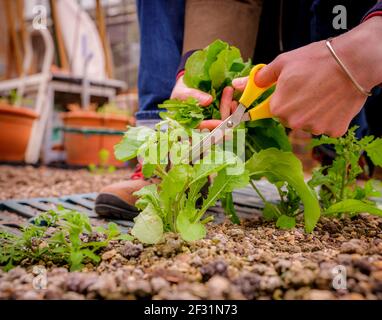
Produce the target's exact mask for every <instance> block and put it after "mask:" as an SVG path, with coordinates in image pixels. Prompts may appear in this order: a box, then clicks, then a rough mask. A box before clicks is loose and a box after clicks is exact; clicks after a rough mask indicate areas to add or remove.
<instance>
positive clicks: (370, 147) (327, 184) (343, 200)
mask: <svg viewBox="0 0 382 320" xmlns="http://www.w3.org/2000/svg"><path fill="white" fill-rule="evenodd" d="M356 129H357V127H353V128H351V129H350V130H349V131H348V133H347V134H346V135H345V136H344V137H340V138H330V137H327V136H322V137H321V138H319V139H315V140H313V141H312V146H313V147H314V146H319V145H322V144H330V145H333V146H334V148H335V152H336V157H335V159H334V160H333V163H332V164H331V165H328V166H324V167H321V168H319V169H317V170H315V171H314V172H313V177H312V179H311V180H310V181H309V185H310V186H311V187H312V188H315V187H319V195H320V200H321V203H322V206H323V209H324V211H325V214H328V215H335V216H341V215H342V214H343V213H350V214H356V213H359V212H369V213H372V214H378V215H382V210H379V209H378V208H376V206H375V203H374V202H373V201H371V200H369V198H370V197H373V196H378V195H379V193H378V192H376V191H375V190H374V188H373V181H372V180H369V181H367V182H366V183H365V185H364V186H363V187H362V186H360V185H358V184H357V177H358V176H359V174H360V173H362V168H361V166H360V165H359V161H360V158H361V156H362V154H364V153H366V154H367V155H368V156H369V158H370V160H371V161H372V162H373V163H374V165H376V166H382V139H381V138H377V139H375V138H374V137H373V136H366V137H364V138H362V139H360V140H358V139H357V138H356V136H355V130H356Z"/></svg>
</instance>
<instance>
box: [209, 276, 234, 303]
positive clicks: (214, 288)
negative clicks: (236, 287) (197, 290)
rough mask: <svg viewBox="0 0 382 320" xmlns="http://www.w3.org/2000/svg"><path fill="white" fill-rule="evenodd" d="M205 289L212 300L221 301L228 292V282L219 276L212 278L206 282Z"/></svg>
mask: <svg viewBox="0 0 382 320" xmlns="http://www.w3.org/2000/svg"><path fill="white" fill-rule="evenodd" d="M207 287H208V290H209V292H210V296H211V298H212V299H219V298H220V299H222V298H224V295H225V294H227V293H228V291H229V287H230V284H229V281H228V280H227V279H226V278H224V277H221V276H213V277H212V278H211V279H210V280H209V281H208V282H207Z"/></svg>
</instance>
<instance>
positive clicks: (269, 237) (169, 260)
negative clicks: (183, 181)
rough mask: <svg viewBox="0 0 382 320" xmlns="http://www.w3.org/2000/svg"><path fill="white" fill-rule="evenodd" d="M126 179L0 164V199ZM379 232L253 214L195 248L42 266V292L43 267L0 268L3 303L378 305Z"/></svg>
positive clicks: (89, 188)
mask: <svg viewBox="0 0 382 320" xmlns="http://www.w3.org/2000/svg"><path fill="white" fill-rule="evenodd" d="M5 171H6V172H5ZM43 173H44V174H45V175H46V176H47V178H46V180H45V178H44V179H41V174H43ZM124 174H125V173H124V172H123V171H122V172H117V173H115V174H111V175H105V176H99V177H97V176H94V175H90V174H88V173H87V172H86V171H69V170H57V169H47V168H39V169H35V168H13V167H0V190H1V191H0V195H1V196H0V198H7V199H8V198H10V197H18V198H20V195H22V197H31V196H57V195H63V194H64V193H66V194H70V193H76V192H81V193H84V192H93V191H98V190H97V187H98V186H102V185H103V184H104V183H105V182H111V181H114V180H118V179H121V177H122V178H123V175H124ZM126 175H127V173H126ZM44 177H45V176H44ZM7 179H8V182H7V181H6V180H7ZM67 179H70V181H71V183H66V181H67ZM94 179H95V180H96V181H93V180H94ZM42 180H45V181H42ZM17 181H19V182H18V184H17V185H14V184H15V183H16V182H17ZM81 184H83V185H81ZM63 187H65V190H63ZM1 214H3V213H1V212H0V215H1ZM381 227H382V219H381V218H378V217H374V216H370V215H367V214H362V215H359V216H356V217H354V218H353V219H350V218H345V219H342V220H337V219H328V218H322V219H321V220H320V222H319V224H318V226H317V227H316V229H315V231H314V232H312V233H311V234H306V233H305V232H304V229H303V226H302V224H298V225H297V227H296V228H295V229H294V230H291V231H283V230H278V229H275V227H274V225H273V224H272V223H268V222H265V221H264V220H263V219H262V217H261V215H260V214H259V212H257V211H255V210H254V212H253V216H252V217H251V218H250V219H247V220H245V221H243V222H242V225H240V226H238V225H233V224H231V223H230V222H229V221H225V222H224V223H222V224H209V226H208V235H207V237H206V239H203V240H200V241H195V242H193V243H185V242H183V241H182V240H181V239H179V238H178V237H177V236H176V235H174V234H167V235H166V237H165V239H164V241H163V242H162V243H160V244H157V245H155V246H143V245H142V244H140V243H138V242H130V241H114V242H112V243H110V245H109V246H108V247H107V248H105V249H104V250H103V251H102V252H101V256H102V261H101V263H100V264H99V265H98V266H93V265H90V264H89V265H86V266H85V267H84V269H83V270H82V271H81V272H69V271H68V269H67V268H65V266H64V267H63V266H61V267H58V266H54V265H45V266H41V268H42V267H43V268H42V269H43V270H45V269H46V272H47V274H46V276H47V277H46V279H47V283H46V288H43V289H38V288H37V289H36V288H34V287H36V279H37V277H38V270H40V269H41V268H40V269H37V271H36V268H34V267H35V266H29V265H25V266H23V267H17V268H15V269H13V270H11V271H9V272H8V273H6V272H4V271H0V299H147V298H150V299H352V300H358V299H382V232H381ZM339 272H340V275H338V274H339ZM341 275H343V277H342V276H341ZM339 279H342V280H345V279H346V280H345V281H342V282H341V283H340V282H339ZM333 284H334V286H333ZM341 285H342V286H341ZM335 288H337V289H335Z"/></svg>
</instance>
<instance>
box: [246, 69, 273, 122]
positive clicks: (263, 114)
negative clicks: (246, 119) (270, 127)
mask: <svg viewBox="0 0 382 320" xmlns="http://www.w3.org/2000/svg"><path fill="white" fill-rule="evenodd" d="M263 67H265V64H258V65H256V66H254V67H253V68H252V70H251V72H250V73H249V77H248V82H247V86H246V87H245V89H244V92H243V95H242V96H241V98H240V100H239V102H240V103H241V104H242V105H244V106H245V107H246V108H248V107H250V106H251V104H252V103H253V102H254V101H255V100H256V99H257V98H259V97H260V96H261V95H262V94H263V93H264V92H265V91H267V90H268V89H269V88H271V87H272V86H273V85H274V83H272V84H271V85H269V86H267V87H264V88H261V87H258V86H257V85H256V83H255V76H256V73H257V72H258V71H259V70H260V69H261V68H263ZM271 96H272V95H270V96H269V97H268V98H267V99H265V100H264V101H263V102H261V103H260V104H258V105H257V106H256V107H255V108H253V109H251V110H249V111H248V113H249V116H250V118H251V120H259V119H266V118H272V114H271V110H270V106H269V101H270V99H271Z"/></svg>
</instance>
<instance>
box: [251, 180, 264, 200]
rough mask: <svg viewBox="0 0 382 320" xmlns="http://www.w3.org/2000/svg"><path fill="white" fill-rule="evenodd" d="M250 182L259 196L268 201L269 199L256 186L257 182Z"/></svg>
mask: <svg viewBox="0 0 382 320" xmlns="http://www.w3.org/2000/svg"><path fill="white" fill-rule="evenodd" d="M249 183H250V184H251V186H252V188H253V189H254V190H255V191H256V193H257V194H258V196H259V197H260V198H261V200H263V201H264V202H267V199H265V197H264V196H263V194H262V193H261V192H260V190H259V189H258V188H257V187H256V184H255V183H254V182H253V180H250V181H249Z"/></svg>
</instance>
